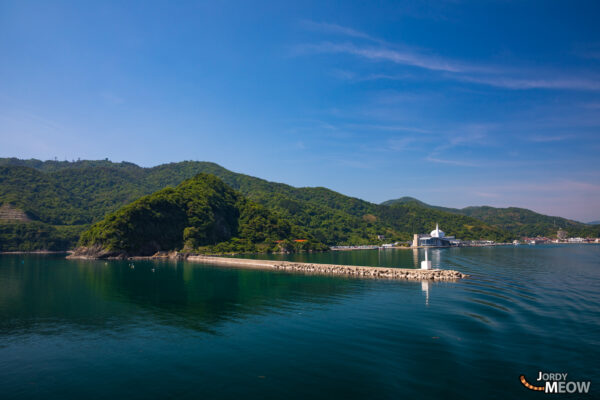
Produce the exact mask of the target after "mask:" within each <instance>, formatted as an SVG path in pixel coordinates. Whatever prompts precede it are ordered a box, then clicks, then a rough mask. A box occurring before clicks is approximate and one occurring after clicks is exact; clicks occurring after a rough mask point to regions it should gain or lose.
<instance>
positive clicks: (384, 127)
mask: <svg viewBox="0 0 600 400" xmlns="http://www.w3.org/2000/svg"><path fill="white" fill-rule="evenodd" d="M344 127H345V128H347V129H360V130H370V131H388V132H398V131H400V132H417V133H431V131H430V130H427V129H422V128H417V127H412V126H403V125H375V124H345V125H344Z"/></svg>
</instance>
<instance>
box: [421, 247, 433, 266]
mask: <svg viewBox="0 0 600 400" xmlns="http://www.w3.org/2000/svg"><path fill="white" fill-rule="evenodd" d="M427 253H428V252H427V249H425V261H421V269H431V261H429V259H428V258H427Z"/></svg>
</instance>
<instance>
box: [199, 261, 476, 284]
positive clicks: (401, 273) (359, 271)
mask: <svg viewBox="0 0 600 400" xmlns="http://www.w3.org/2000/svg"><path fill="white" fill-rule="evenodd" d="M187 261H193V262H200V263H204V264H213V265H224V266H230V267H239V268H256V269H270V270H278V271H290V272H303V273H311V274H325V275H347V276H354V277H359V278H379V279H403V280H413V281H423V280H435V281H453V280H458V279H462V278H465V277H467V275H466V274H463V273H461V272H458V271H453V270H441V269H429V270H423V269H410V268H385V267H363V266H355V265H334V264H313V263H300V262H293V261H276V260H253V259H247V258H230V257H212V256H201V255H189V256H188V257H187Z"/></svg>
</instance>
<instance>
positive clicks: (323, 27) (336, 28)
mask: <svg viewBox="0 0 600 400" xmlns="http://www.w3.org/2000/svg"><path fill="white" fill-rule="evenodd" d="M301 24H302V26H303V27H304V28H306V29H308V30H311V31H316V32H323V33H332V34H338V35H343V36H349V37H354V38H360V39H366V40H370V41H373V42H380V43H381V42H383V41H382V40H379V39H377V38H374V37H373V36H371V35H368V34H366V33H364V32H361V31H357V30H356V29H352V28H348V27H345V26H341V25H337V24H329V23H326V22H315V21H308V20H305V21H302V22H301Z"/></svg>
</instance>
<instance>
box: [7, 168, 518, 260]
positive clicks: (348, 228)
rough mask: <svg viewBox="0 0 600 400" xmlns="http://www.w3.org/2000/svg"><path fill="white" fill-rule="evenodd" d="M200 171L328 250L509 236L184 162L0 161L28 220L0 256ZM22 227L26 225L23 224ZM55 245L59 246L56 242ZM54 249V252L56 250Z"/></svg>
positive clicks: (404, 207)
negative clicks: (445, 237) (434, 235)
mask: <svg viewBox="0 0 600 400" xmlns="http://www.w3.org/2000/svg"><path fill="white" fill-rule="evenodd" d="M199 173H210V174H213V175H215V176H217V177H219V178H220V179H222V180H223V182H225V183H226V184H227V185H229V186H230V187H231V188H233V189H235V190H237V191H239V192H241V193H242V194H243V195H244V196H246V197H247V198H248V199H250V200H252V201H254V202H255V203H258V204H260V205H262V206H263V207H265V208H266V209H268V210H269V211H272V212H275V213H277V214H278V215H280V216H281V217H283V218H285V219H286V220H288V221H289V222H290V223H292V224H295V225H298V226H302V227H303V228H304V229H305V230H306V232H307V233H309V234H310V235H312V237H314V238H315V240H317V241H319V242H322V243H326V244H328V245H336V244H367V243H376V242H377V239H376V237H377V235H385V237H386V241H394V240H410V238H411V237H412V234H413V233H422V232H428V231H430V230H431V229H433V227H434V226H435V223H436V222H439V223H440V224H442V227H443V229H444V230H445V231H446V232H447V233H448V234H454V235H456V236H457V237H459V238H462V239H482V238H483V239H492V240H508V239H511V238H512V236H511V234H509V233H507V232H505V231H502V229H501V228H499V227H491V226H490V225H489V224H487V223H485V222H482V221H480V220H478V219H475V218H467V216H464V215H463V216H461V217H459V216H457V215H456V213H447V212H446V210H445V209H440V208H435V210H436V211H438V212H439V213H432V212H431V207H429V206H426V205H422V204H421V205H420V207H419V204H414V203H413V202H405V203H406V204H396V205H395V206H393V207H390V206H386V205H377V204H373V203H370V202H367V201H364V200H360V199H357V198H352V197H348V196H344V195H342V194H340V193H336V192H334V191H332V190H329V189H326V188H322V187H315V188H295V187H292V186H289V185H286V184H282V183H275V182H269V181H266V180H263V179H259V178H255V177H251V176H248V175H244V174H239V173H235V172H232V171H229V170H227V169H225V168H223V167H221V166H219V165H217V164H214V163H209V162H196V161H184V162H178V163H170V164H163V165H159V166H156V167H153V168H142V167H139V166H137V165H135V164H132V163H128V162H121V163H112V162H110V161H107V160H100V161H86V160H83V161H75V162H67V161H39V160H19V159H15V158H4V159H0V204H9V205H10V207H12V209H15V210H19V212H23V213H24V215H25V216H26V218H27V219H28V220H30V221H31V222H19V223H17V222H15V221H10V222H9V221H7V220H0V226H2V227H3V228H2V229H3V230H2V232H12V233H10V234H9V233H6V234H4V235H2V234H0V250H9V249H10V250H15V249H20V248H21V249H24V248H27V249H31V248H45V247H43V246H46V242H40V243H37V244H36V242H35V240H34V238H35V236H32V235H30V236H29V238H30V239H31V240H25V239H23V242H22V243H20V242H19V235H17V234H16V233H15V232H16V230H15V229H17V226H19V228H18V229H21V230H22V229H30V228H26V226H27V224H29V225H30V224H32V223H34V222H35V223H36V232H39V233H40V234H44V235H45V236H46V237H55V236H56V235H57V232H58V231H60V232H66V233H65V234H64V235H62V236H61V241H60V243H62V246H64V248H65V249H66V248H69V247H72V246H74V245H75V243H76V241H77V237H78V235H79V233H81V232H82V231H84V230H85V229H87V228H88V227H89V226H90V224H93V223H95V222H98V221H100V220H101V219H102V218H104V216H106V215H107V214H109V213H112V212H115V211H117V210H118V209H119V208H120V207H123V206H124V205H126V204H129V203H131V202H133V201H135V200H136V199H138V198H140V197H141V196H145V195H148V194H151V193H154V192H156V191H158V190H161V189H163V188H165V187H168V186H171V187H174V186H177V185H178V184H180V183H181V182H183V181H184V180H186V179H189V178H192V177H193V176H195V175H196V174H199ZM22 225H25V226H22ZM56 243H58V242H56ZM56 243H55V244H53V248H56V247H57V246H58V244H56Z"/></svg>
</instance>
